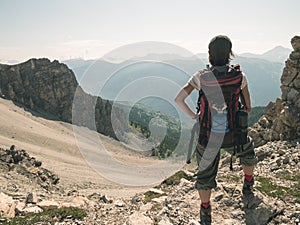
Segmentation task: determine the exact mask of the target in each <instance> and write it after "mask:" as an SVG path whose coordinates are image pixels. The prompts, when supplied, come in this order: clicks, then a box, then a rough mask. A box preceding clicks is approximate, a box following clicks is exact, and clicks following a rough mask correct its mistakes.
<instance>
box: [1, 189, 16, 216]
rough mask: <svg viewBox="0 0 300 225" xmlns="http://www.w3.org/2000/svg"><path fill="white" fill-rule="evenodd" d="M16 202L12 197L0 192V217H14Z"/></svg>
mask: <svg viewBox="0 0 300 225" xmlns="http://www.w3.org/2000/svg"><path fill="white" fill-rule="evenodd" d="M15 209H16V203H15V202H14V201H13V198H12V197H10V196H8V195H6V194H4V193H2V192H1V193H0V218H13V217H15Z"/></svg>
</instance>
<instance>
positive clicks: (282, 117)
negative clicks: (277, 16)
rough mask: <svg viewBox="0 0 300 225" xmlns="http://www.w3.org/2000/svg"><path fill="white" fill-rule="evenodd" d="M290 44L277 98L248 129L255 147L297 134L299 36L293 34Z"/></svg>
mask: <svg viewBox="0 0 300 225" xmlns="http://www.w3.org/2000/svg"><path fill="white" fill-rule="evenodd" d="M291 44H292V47H293V49H294V51H292V52H291V54H290V56H289V58H288V59H287V61H286V62H285V68H284V69H283V73H282V76H281V91H282V95H281V98H278V99H277V100H276V102H270V103H269V104H268V105H267V107H266V109H265V114H264V116H262V117H261V118H260V119H259V121H258V122H257V123H256V124H255V125H254V126H253V127H252V128H251V129H250V136H252V137H253V139H254V142H255V144H256V146H261V145H263V144H265V143H267V142H268V141H274V140H293V139H296V138H299V137H300V36H295V37H293V38H292V40H291Z"/></svg>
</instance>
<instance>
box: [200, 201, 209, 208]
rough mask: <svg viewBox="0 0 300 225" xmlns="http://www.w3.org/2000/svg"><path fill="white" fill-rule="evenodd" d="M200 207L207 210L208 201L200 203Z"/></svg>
mask: <svg viewBox="0 0 300 225" xmlns="http://www.w3.org/2000/svg"><path fill="white" fill-rule="evenodd" d="M201 206H202V207H203V208H204V209H207V208H208V207H209V206H210V201H208V202H202V203H201Z"/></svg>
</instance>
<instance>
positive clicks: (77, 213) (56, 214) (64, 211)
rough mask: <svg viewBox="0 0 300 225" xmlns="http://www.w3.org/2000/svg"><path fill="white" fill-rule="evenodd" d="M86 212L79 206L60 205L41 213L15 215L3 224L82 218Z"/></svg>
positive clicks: (28, 223) (25, 223) (29, 224)
mask: <svg viewBox="0 0 300 225" xmlns="http://www.w3.org/2000/svg"><path fill="white" fill-rule="evenodd" d="M86 215H87V213H86V212H85V211H84V210H83V209H80V208H74V207H62V208H58V209H53V210H48V211H44V212H41V213H31V214H27V215H25V216H22V217H21V216H19V217H15V218H13V219H12V220H10V221H6V222H4V223H0V224H5V225H32V224H35V223H38V222H51V223H52V222H60V221H63V220H64V219H65V218H67V217H68V218H72V219H77V220H82V219H83V218H84V217H86Z"/></svg>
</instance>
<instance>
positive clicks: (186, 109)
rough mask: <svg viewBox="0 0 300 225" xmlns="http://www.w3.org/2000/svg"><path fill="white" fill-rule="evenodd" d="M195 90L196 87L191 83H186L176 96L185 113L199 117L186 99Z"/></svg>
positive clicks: (176, 100) (177, 102) (193, 117)
mask: <svg viewBox="0 0 300 225" xmlns="http://www.w3.org/2000/svg"><path fill="white" fill-rule="evenodd" d="M193 90H194V87H193V86H192V85H190V84H186V85H185V86H184V87H183V88H182V89H181V90H180V91H179V93H178V94H177V96H176V97H175V102H176V104H177V105H178V106H179V107H180V108H181V109H182V111H183V112H184V113H186V114H187V115H188V116H190V117H191V118H192V119H196V118H197V114H196V113H195V112H194V111H193V110H191V108H190V107H189V106H188V104H186V102H185V99H186V98H187V97H188V96H189V95H190V93H191V92H192V91H193Z"/></svg>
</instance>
